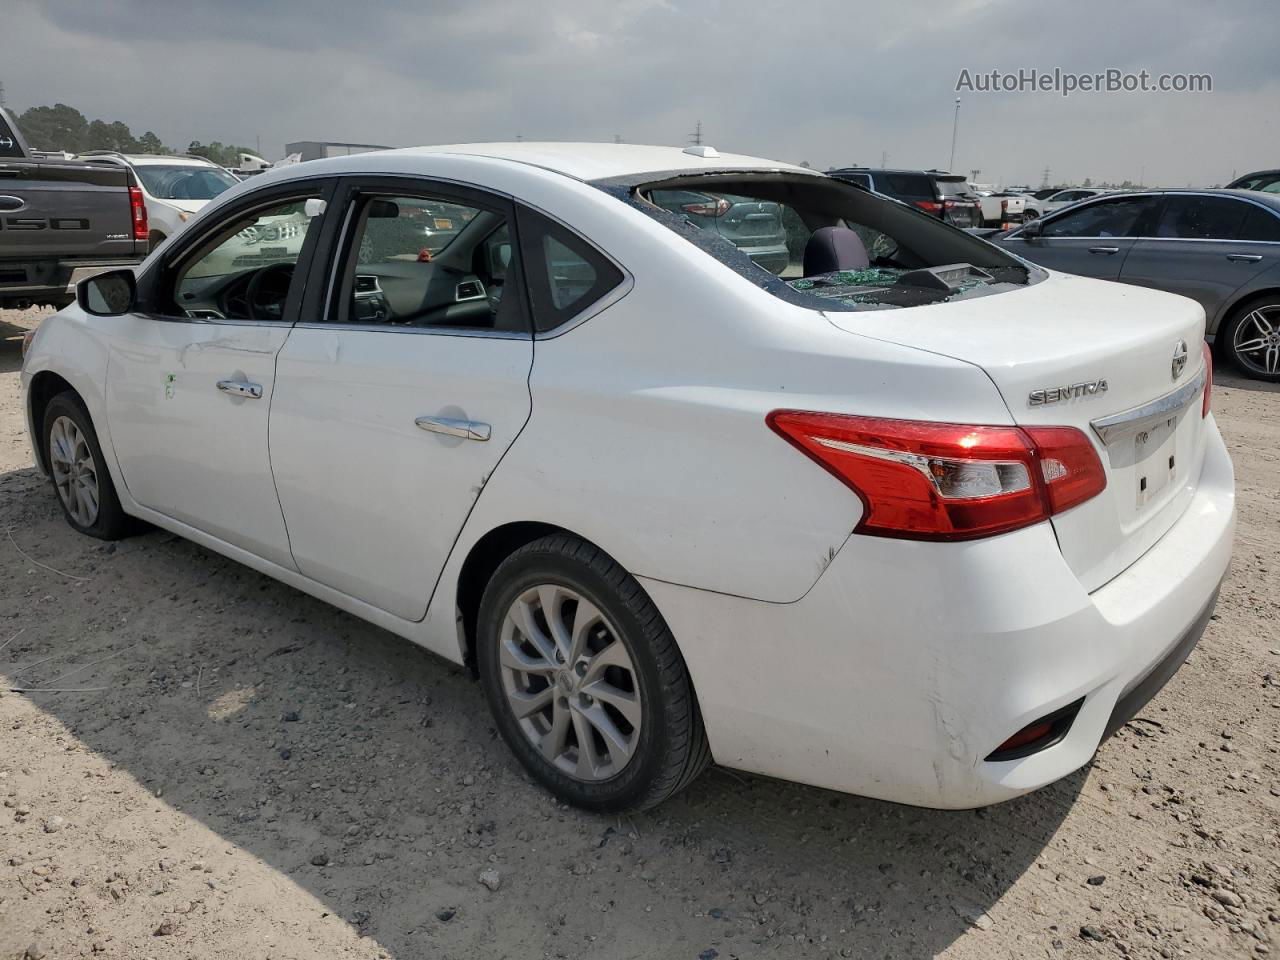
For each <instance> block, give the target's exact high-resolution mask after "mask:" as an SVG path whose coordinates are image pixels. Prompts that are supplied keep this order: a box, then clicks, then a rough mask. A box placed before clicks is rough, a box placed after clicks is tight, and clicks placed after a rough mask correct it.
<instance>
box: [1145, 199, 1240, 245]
mask: <svg viewBox="0 0 1280 960" xmlns="http://www.w3.org/2000/svg"><path fill="white" fill-rule="evenodd" d="M1248 212H1249V206H1248V205H1247V204H1244V203H1241V202H1240V201H1239V200H1232V199H1230V198H1229V197H1202V196H1187V195H1177V194H1174V195H1171V196H1169V197H1168V198H1167V199H1166V201H1165V207H1164V213H1162V214H1161V215H1160V224H1159V226H1157V227H1156V236H1157V237H1170V238H1176V239H1179V240H1235V239H1236V238H1237V237H1238V236H1239V233H1240V227H1241V225H1242V223H1243V221H1244V216H1245V214H1246V213H1248Z"/></svg>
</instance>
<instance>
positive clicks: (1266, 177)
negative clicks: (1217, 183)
mask: <svg viewBox="0 0 1280 960" xmlns="http://www.w3.org/2000/svg"><path fill="white" fill-rule="evenodd" d="M1226 188H1227V189H1228V190H1261V191H1262V192H1263V193H1280V170H1257V171H1255V172H1253V173H1246V174H1245V175H1244V176H1243V177H1238V178H1237V179H1235V180H1232V181H1231V182H1230V183H1228V184H1227V187H1226Z"/></svg>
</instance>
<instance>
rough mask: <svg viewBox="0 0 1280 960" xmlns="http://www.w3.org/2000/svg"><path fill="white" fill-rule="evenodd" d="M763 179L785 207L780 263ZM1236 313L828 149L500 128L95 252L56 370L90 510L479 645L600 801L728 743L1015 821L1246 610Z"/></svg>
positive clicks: (281, 187) (864, 784) (568, 771)
mask: <svg viewBox="0 0 1280 960" xmlns="http://www.w3.org/2000/svg"><path fill="white" fill-rule="evenodd" d="M724 195H732V196H734V197H738V198H742V199H741V200H739V201H738V202H736V203H735V204H734V205H732V209H734V210H739V208H743V205H744V204H747V206H748V207H749V202H750V201H751V200H755V201H757V202H758V203H759V204H761V205H762V209H763V208H764V207H763V205H768V204H777V205H780V206H781V207H782V208H783V214H784V222H785V223H787V224H788V238H787V241H788V242H787V246H788V250H789V251H790V262H789V263H788V264H787V265H786V267H785V268H783V269H782V270H780V271H779V274H778V275H775V274H774V273H771V272H769V271H766V270H765V269H764V268H762V267H761V266H760V265H758V264H757V263H756V262H755V261H753V260H752V259H751V258H750V257H749V256H748V255H747V254H745V253H743V252H742V250H740V249H739V248H738V246H736V245H735V244H734V242H732V239H730V238H734V239H738V240H740V241H741V242H744V243H745V242H746V241H743V240H742V237H744V236H746V234H748V233H749V232H750V231H749V230H747V229H746V225H745V224H737V223H735V224H733V225H728V226H726V227H725V228H724V229H723V230H722V229H720V225H719V223H718V219H717V218H719V217H722V216H726V215H727V214H726V212H725V210H724V209H723V208H728V207H730V205H728V204H724V205H721V206H716V205H714V204H707V203H705V202H703V201H704V199H705V197H706V196H724ZM682 197H683V198H689V197H692V198H693V199H692V200H687V199H686V200H685V201H683V202H682V200H681V198H682ZM699 198H702V199H699ZM695 200H696V201H697V202H694V201H695ZM770 209H771V208H770ZM739 212H741V210H739ZM748 212H749V211H748ZM280 222H288V223H291V224H297V225H298V226H297V231H298V233H297V235H296V236H292V237H290V238H288V240H287V241H279V242H277V241H276V240H270V239H268V240H264V241H263V242H262V243H260V244H257V245H255V249H254V251H253V256H252V257H242V256H240V255H239V254H236V255H234V256H229V255H227V251H228V250H230V251H233V252H234V251H236V250H239V249H240V248H241V247H242V246H243V239H242V238H243V236H244V235H245V231H253V232H261V228H262V226H263V224H278V223H280ZM442 231H444V233H443V234H442ZM441 236H444V237H445V239H444V240H441V239H440V238H441ZM868 251H871V252H870V253H869V252H868ZM1203 334H1204V314H1203V311H1202V310H1201V308H1200V307H1199V306H1198V305H1196V304H1195V303H1193V302H1192V301H1190V300H1185V299H1182V298H1180V297H1175V296H1171V295H1168V294H1164V293H1159V292H1156V291H1152V290H1146V289H1141V288H1136V287H1121V286H1118V285H1115V284H1110V283H1104V282H1099V281H1095V280H1088V279H1083V278H1079V277H1072V276H1066V275H1061V274H1055V273H1050V272H1048V271H1045V270H1043V269H1041V268H1040V267H1037V266H1034V265H1032V264H1030V263H1027V262H1026V261H1023V260H1020V259H1018V258H1017V257H1015V256H1013V255H1012V254H1009V253H1007V252H1004V251H1002V250H1000V249H998V248H996V247H994V246H992V245H990V244H987V243H985V242H983V241H981V240H978V239H976V238H974V237H971V236H969V235H968V234H966V233H964V232H962V231H959V230H956V229H954V228H952V227H950V226H947V225H946V224H944V223H941V222H940V221H938V220H937V219H936V218H933V217H930V216H927V215H925V214H923V213H920V212H918V211H914V210H912V209H911V208H909V207H906V206H904V205H902V204H899V203H894V202H893V201H890V200H887V199H884V198H882V197H879V196H877V195H875V194H872V193H869V192H867V191H865V190H860V189H858V188H856V187H852V186H849V185H847V184H843V183H841V182H839V181H837V180H833V179H830V178H827V177H825V176H822V175H820V174H815V173H813V172H811V171H809V170H807V169H802V168H798V167H792V166H786V165H782V164H778V163H774V162H770V161H767V160H759V159H754V158H750V157H739V156H721V155H719V154H717V153H716V152H715V151H714V150H711V149H709V148H705V147H695V148H688V149H686V150H683V151H682V150H680V149H678V148H665V147H641V146H630V145H616V144H535V143H520V144H505V145H494V144H479V145H476V144H472V145H461V146H448V147H433V148H423V149H412V150H397V151H388V152H382V153H370V154H361V155H357V156H351V157H343V158H338V159H333V160H322V161H316V162H312V163H306V164H299V165H296V166H291V167H288V168H286V169H283V170H278V171H273V172H270V173H266V174H264V175H262V176H260V177H256V178H254V179H253V180H252V181H251V182H248V183H244V184H240V185H238V186H236V187H234V188H232V189H231V190H229V191H227V192H226V193H225V194H224V195H222V196H220V197H219V198H218V199H216V200H215V201H213V202H212V203H210V204H209V206H208V207H207V208H206V209H205V211H204V212H203V213H202V214H201V215H200V216H199V217H198V218H197V219H196V220H195V221H193V222H192V224H191V225H190V226H189V227H188V228H187V229H186V230H184V231H183V232H182V233H181V234H180V235H178V236H176V237H174V238H172V239H171V240H170V242H169V243H168V244H167V245H166V246H165V247H164V248H162V249H161V250H159V251H158V252H157V253H156V254H154V255H153V256H152V257H151V258H150V259H149V260H148V261H147V262H146V263H145V264H144V265H143V266H142V267H141V268H140V269H139V270H138V272H137V276H136V278H135V277H134V275H133V274H132V273H130V272H118V273H112V274H105V275H102V276H100V277H96V278H93V279H91V280H88V281H85V282H84V284H82V285H81V287H80V289H79V298H78V303H77V305H75V306H72V307H69V308H67V309H66V310H64V311H63V312H61V313H59V314H57V315H56V316H54V317H52V318H50V319H49V320H46V321H45V322H44V323H43V324H42V325H41V326H40V328H39V330H38V331H37V332H36V334H35V336H34V339H33V341H32V342H31V343H30V344H29V350H28V352H27V355H26V360H25V364H24V368H23V373H22V382H23V385H24V387H25V389H26V397H27V413H28V416H29V426H30V434H31V436H32V437H33V438H34V441H35V447H36V456H37V461H38V463H39V464H40V466H41V468H42V469H43V470H44V471H45V472H46V473H47V474H48V475H49V477H50V478H51V482H52V487H53V490H54V491H55V493H56V495H57V496H58V497H59V498H60V500H61V503H62V505H63V507H64V509H65V511H66V516H67V519H68V521H69V522H70V523H71V525H72V526H73V527H75V528H76V529H77V530H79V531H82V532H84V533H86V534H89V535H92V536H97V537H102V538H114V537H120V536H122V535H124V534H126V533H127V532H129V531H131V530H133V529H135V527H136V526H137V521H147V522H149V523H150V524H154V525H156V526H159V527H163V528H165V529H167V530H170V531H174V532H176V533H178V534H181V535H182V536H184V537H188V538H190V539H192V540H194V541H196V542H197V543H200V544H203V545H205V546H206V547H208V548H209V549H211V550H214V551H217V552H219V553H222V554H225V555H226V556H229V557H232V558H234V559H236V560H239V561H241V562H242V563H244V564H246V565H248V566H250V567H252V568H254V569H256V570H259V571H262V572H264V573H266V574H269V575H270V576H272V577H276V578H278V579H279V580H282V581H284V582H285V583H287V584H290V585H292V586H294V587H296V588H297V589H299V590H302V591H304V592H306V593H309V594H312V595H314V596H317V597H320V598H322V599H324V600H326V601H329V602H330V603H332V604H334V605H336V606H338V607H340V608H342V609H344V610H347V611H349V612H351V613H354V614H356V615H357V616H360V617H363V618H365V619H366V620H368V621H370V622H372V623H374V624H377V625H379V626H381V627H384V628H386V629H388V630H391V631H393V632H395V633H397V634H400V635H401V636H404V637H406V638H408V639H409V640H412V641H413V642H415V643H418V644H421V645H422V646H424V647H426V648H427V649H429V650H432V651H434V652H436V653H438V654H440V655H441V656H443V657H445V658H447V659H449V660H452V661H456V662H459V663H467V664H470V665H472V667H473V668H474V670H475V671H476V673H477V675H478V677H479V679H480V681H481V683H482V684H483V687H484V690H485V693H486V695H487V697H488V700H489V704H490V707H491V708H492V710H493V714H494V717H495V719H496V722H497V726H498V728H499V729H500V730H501V732H502V734H503V736H504V738H505V739H506V741H507V743H508V744H509V745H510V746H511V748H512V750H513V751H514V753H515V754H516V756H517V757H518V758H519V760H520V762H521V763H522V764H524V766H525V767H526V768H527V769H528V770H529V772H530V773H531V774H532V775H533V776H534V777H535V778H536V779H537V780H538V781H540V782H541V783H542V784H544V785H545V786H546V787H547V788H549V789H550V790H552V791H553V792H554V793H555V794H556V795H557V796H559V797H561V798H563V799H565V800H567V801H570V802H572V803H575V804H579V805H581V806H584V807H588V808H593V809H598V810H619V809H627V808H638V807H645V806H649V805H652V804H656V803H658V802H660V801H662V800H663V799H665V798H667V797H669V796H671V795H672V794H673V793H674V792H676V791H677V790H679V789H681V788H682V787H684V786H685V785H686V784H688V783H689V782H690V781H691V780H692V779H693V778H694V777H695V776H696V775H697V774H698V773H699V771H700V770H702V769H703V767H704V766H705V765H706V764H707V763H708V761H709V760H711V759H712V758H714V760H715V761H716V762H718V763H721V764H724V765H726V766H730V767H735V768H739V769H742V770H748V771H754V772H758V773H761V774H767V775H770V776H775V777H783V778H788V779H792V780H798V781H803V782H805V783H811V784H816V785H819V786H824V787H830V788H834V789H837V790H844V791H849V792H853V793H859V794H866V795H870V796H875V797H882V798H885V799H889V800H895V801H900V802H904V803H911V804H919V805H924V806H931V807H972V806H977V805H981V804H988V803H993V802H996V801H1000V800H1004V799H1007V798H1009V797H1013V796H1016V795H1018V794H1020V793H1023V792H1026V791H1028V790H1031V789H1034V788H1036V787H1039V786H1041V785H1043V784H1046V783H1049V782H1051V781H1053V780H1056V779H1058V778H1060V777H1062V776H1064V775H1066V774H1068V773H1070V772H1071V771H1073V770H1076V769H1077V768H1079V767H1080V766H1082V765H1083V764H1085V763H1087V762H1088V761H1089V759H1090V757H1092V755H1093V753H1094V752H1095V751H1096V750H1097V748H1098V746H1099V743H1100V742H1101V741H1102V740H1103V739H1104V738H1105V737H1107V736H1108V735H1109V734H1110V733H1111V732H1113V731H1114V730H1115V729H1116V728H1117V727H1118V726H1119V725H1121V724H1123V723H1124V722H1125V721H1126V720H1127V719H1128V718H1130V717H1131V716H1132V715H1133V714H1134V712H1135V711H1137V710H1138V709H1140V708H1141V707H1142V706H1143V705H1144V704H1145V703H1146V701H1147V700H1148V699H1149V698H1150V697H1151V696H1152V695H1153V694H1154V693H1155V692H1156V690H1158V689H1159V688H1160V687H1161V686H1162V685H1163V684H1164V683H1165V681H1167V680H1168V678H1169V677H1170V676H1171V675H1172V673H1173V672H1174V671H1175V670H1176V669H1177V667H1178V666H1179V665H1180V664H1181V663H1182V662H1183V661H1184V659H1185V658H1186V655H1187V652H1188V650H1189V649H1190V648H1191V647H1192V646H1193V645H1194V644H1195V642H1196V641H1197V639H1198V637H1199V636H1200V634H1201V632H1202V630H1203V629H1204V625H1205V623H1206V621H1207V620H1208V618H1209V615H1210V613H1211V611H1212V610H1213V606H1214V602H1215V598H1216V596H1217V590H1218V585H1219V582H1220V581H1221V579H1222V577H1223V575H1224V573H1225V571H1226V569H1227V565H1228V561H1229V559H1230V554H1231V542H1232V530H1233V525H1234V518H1235V510H1234V485H1233V477H1232V467H1231V462H1230V460H1229V459H1228V456H1227V451H1226V449H1225V447H1224V445H1223V441H1222V438H1221V436H1220V435H1219V433H1218V429H1217V427H1216V426H1215V424H1214V420H1213V415H1212V414H1211V413H1210V409H1209V395H1210V377H1211V373H1210V368H1209V359H1208V355H1207V353H1202V351H1201V349H1200V345H1201V343H1202V340H1203Z"/></svg>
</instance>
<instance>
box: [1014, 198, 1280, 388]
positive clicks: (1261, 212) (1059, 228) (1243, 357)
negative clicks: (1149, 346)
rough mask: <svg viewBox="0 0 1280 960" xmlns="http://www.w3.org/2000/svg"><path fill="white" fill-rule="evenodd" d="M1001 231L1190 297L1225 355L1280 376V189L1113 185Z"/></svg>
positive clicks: (1079, 268) (1090, 271) (1025, 249)
mask: <svg viewBox="0 0 1280 960" xmlns="http://www.w3.org/2000/svg"><path fill="white" fill-rule="evenodd" d="M992 239H994V240H995V241H996V242H997V243H999V244H1000V245H1001V246H1003V247H1005V248H1007V249H1009V250H1011V251H1013V252H1014V253H1017V254H1018V255H1019V256H1021V257H1026V258H1027V259H1028V260H1032V261H1034V262H1035V263H1038V264H1041V265H1042V266H1046V267H1050V268H1052V269H1055V270H1063V271H1066V272H1068V273H1075V274H1079V275H1081V276H1086V277H1097V278H1099V279H1102V280H1119V281H1121V282H1123V283H1133V284H1138V285H1141V286H1144V287H1154V288H1156V289H1157V290H1168V291H1169V292H1171V293H1180V294H1182V295H1183V296H1186V297H1190V298H1192V299H1193V300H1196V301H1198V302H1199V303H1200V305H1201V306H1203V307H1204V310H1205V315H1206V317H1207V323H1206V325H1205V331H1206V335H1207V337H1208V339H1209V341H1210V342H1212V343H1213V344H1214V349H1215V350H1216V351H1217V352H1218V355H1219V356H1221V357H1222V358H1224V359H1227V360H1230V361H1231V362H1233V363H1234V364H1235V366H1236V367H1237V368H1238V369H1239V370H1240V371H1241V372H1242V373H1244V374H1245V375H1246V376H1249V377H1253V378H1254V379H1257V380H1269V381H1271V382H1273V383H1275V382H1280V194H1274V193H1257V192H1250V191H1245V190H1161V191H1154V190H1152V191H1143V192H1141V193H1109V194H1107V195H1105V196H1103V197H1099V198H1098V199H1095V200H1091V201H1088V202H1085V203H1080V204H1077V205H1075V206H1073V207H1071V208H1070V209H1069V210H1063V211H1061V212H1059V213H1057V214H1054V215H1051V216H1049V217H1046V218H1045V219H1043V220H1040V221H1033V222H1031V223H1028V224H1026V225H1025V226H1023V227H1022V228H1021V229H1016V230H1013V231H1011V232H1009V233H1006V234H1004V235H1003V236H995V237H993V238H992Z"/></svg>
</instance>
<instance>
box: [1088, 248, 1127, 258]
mask: <svg viewBox="0 0 1280 960" xmlns="http://www.w3.org/2000/svg"><path fill="white" fill-rule="evenodd" d="M1089 252H1090V253H1102V254H1106V255H1107V256H1108V257H1109V256H1111V254H1113V253H1119V252H1120V248H1119V247H1090V248H1089Z"/></svg>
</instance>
